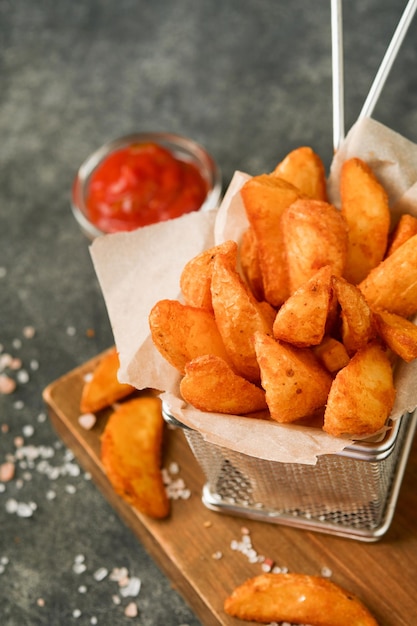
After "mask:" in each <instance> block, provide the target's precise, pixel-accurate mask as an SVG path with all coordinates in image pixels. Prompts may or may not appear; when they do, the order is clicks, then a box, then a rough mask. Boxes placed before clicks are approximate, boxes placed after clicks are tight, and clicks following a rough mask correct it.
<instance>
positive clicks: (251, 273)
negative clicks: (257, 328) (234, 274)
mask: <svg viewBox="0 0 417 626" xmlns="http://www.w3.org/2000/svg"><path fill="white" fill-rule="evenodd" d="M239 257H240V265H241V267H242V271H243V275H244V277H245V279H246V282H247V283H248V285H249V288H250V290H251V291H252V293H253V295H254V296H255V298H256V299H257V300H260V301H261V300H263V299H264V285H263V281H262V271H261V266H260V263H259V254H258V244H257V243H256V236H255V233H254V231H253V229H252V228H251V227H249V228H247V229H246V230H245V231H244V233H243V235H242V240H241V242H240V247H239Z"/></svg>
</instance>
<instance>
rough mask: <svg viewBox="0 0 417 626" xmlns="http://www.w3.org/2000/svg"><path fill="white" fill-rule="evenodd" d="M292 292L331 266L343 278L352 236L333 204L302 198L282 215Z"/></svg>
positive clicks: (334, 272)
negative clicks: (350, 236) (323, 268)
mask: <svg viewBox="0 0 417 626" xmlns="http://www.w3.org/2000/svg"><path fill="white" fill-rule="evenodd" d="M282 231H283V242H284V248H285V251H286V258H287V267H288V280H289V288H290V293H294V291H296V290H297V289H298V288H299V287H300V286H301V285H302V284H303V283H305V282H306V281H307V280H309V279H310V278H312V277H313V276H314V274H315V273H316V272H317V270H319V269H320V268H321V267H324V266H325V265H330V267H331V268H332V272H333V274H335V275H336V276H341V275H342V274H343V271H344V269H345V264H346V258H347V245H348V238H347V237H348V234H347V227H346V223H345V220H344V219H343V217H342V215H341V213H340V211H338V210H337V209H336V208H335V207H334V206H333V205H332V204H328V203H327V202H320V201H318V200H309V199H299V200H296V201H295V202H293V204H291V205H290V206H289V207H288V208H287V209H286V210H285V211H284V212H283V215H282Z"/></svg>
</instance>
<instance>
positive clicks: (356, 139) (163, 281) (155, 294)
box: [91, 119, 417, 464]
mask: <svg viewBox="0 0 417 626" xmlns="http://www.w3.org/2000/svg"><path fill="white" fill-rule="evenodd" d="M352 156H357V157H360V158H361V159H363V160H364V161H366V162H368V163H369V165H370V166H371V167H372V169H373V171H374V172H375V173H376V175H377V177H378V178H379V180H380V181H381V182H382V184H383V185H384V187H385V189H386V190H387V192H388V194H389V198H390V205H391V207H392V211H393V221H394V223H395V222H396V221H397V219H398V215H399V214H400V213H402V212H410V213H413V214H414V215H417V183H416V181H417V145H415V144H414V143H412V142H410V141H409V140H407V139H405V138H404V137H402V136H401V135H399V134H398V133H395V132H394V131H392V130H390V129H388V128H387V127H385V126H383V125H382V124H380V123H378V122H376V121H374V120H371V119H364V120H361V121H360V122H358V123H357V124H356V125H355V126H353V128H352V129H351V131H350V132H349V134H348V135H347V137H346V140H345V141H344V143H343V144H342V146H341V147H340V150H339V151H338V153H337V155H336V156H335V158H334V160H333V162H332V165H331V169H330V176H329V181H328V189H329V196H330V200H331V201H332V202H333V203H334V204H335V205H336V206H339V193H338V178H339V172H340V166H341V164H342V163H343V161H344V160H345V159H347V158H350V157H352ZM248 178H250V176H249V175H248V174H245V173H242V172H236V173H235V175H234V177H233V179H232V181H231V184H230V186H229V188H228V190H227V191H226V194H225V196H224V199H223V201H222V204H221V206H220V207H219V209H218V210H214V211H210V212H200V213H191V214H188V215H186V216H183V217H181V218H178V219H176V220H171V221H169V222H163V223H160V224H156V225H154V226H149V227H145V228H141V229H139V230H137V231H134V232H132V233H117V234H114V235H105V236H103V237H100V238H98V239H96V240H95V241H94V242H93V244H92V246H91V256H92V259H93V263H94V267H95V270H96V273H97V277H98V280H99V283H100V286H101V289H102V292H103V297H104V300H105V303H106V306H107V310H108V314H109V318H110V322H111V324H112V329H113V333H114V339H115V343H116V346H117V349H118V351H119V355H120V371H119V379H120V380H121V381H122V382H126V383H130V384H131V385H133V386H135V387H136V388H137V389H145V388H152V389H156V390H159V391H161V392H162V394H161V398H162V399H163V400H164V401H166V402H167V404H168V406H169V407H170V411H171V412H172V414H173V416H174V417H176V418H177V419H178V420H179V421H180V422H182V423H183V424H186V425H188V426H190V427H191V428H194V429H195V430H198V431H199V432H200V433H201V434H202V435H203V437H204V438H205V439H206V440H207V441H209V442H212V443H215V444H218V445H221V446H224V447H226V448H231V449H233V450H236V451H237V452H242V453H244V454H248V455H250V456H255V457H259V458H262V459H265V460H270V461H281V462H285V463H305V464H315V463H316V461H317V457H318V456H319V455H321V454H334V453H337V452H339V451H341V450H342V449H343V448H345V447H346V446H347V445H350V444H352V440H351V439H344V438H336V437H332V436H330V435H327V434H326V433H324V432H323V431H322V430H320V429H317V428H312V427H306V426H298V425H291V424H290V425H282V424H278V423H275V422H273V421H266V420H258V419H252V418H248V417H239V416H230V415H221V414H214V413H208V414H207V413H202V412H201V411H198V410H196V409H194V408H192V407H190V406H188V405H186V404H185V403H184V401H183V400H182V399H181V397H180V394H179V381H180V375H179V374H178V373H177V371H176V370H175V369H174V368H173V367H171V366H170V365H169V364H168V363H166V361H165V360H164V359H163V358H162V357H161V356H160V354H159V353H158V352H157V351H156V349H155V348H154V346H153V344H152V341H151V339H150V335H149V326H148V315H149V312H150V310H151V308H152V306H153V305H154V304H155V303H156V302H157V301H158V300H161V299H164V298H169V299H180V298H181V296H180V290H179V278H180V275H181V272H182V269H183V267H184V265H185V263H186V262H187V261H188V260H189V259H191V258H192V257H193V256H195V255H196V254H198V253H199V252H201V251H202V250H204V249H206V248H209V247H211V246H213V245H216V244H218V243H221V242H222V241H226V240H228V239H234V240H235V241H239V240H240V236H241V234H242V232H243V230H244V229H245V228H246V227H247V219H246V215H245V212H244V208H243V204H242V201H241V198H240V194H239V189H240V188H241V186H242V185H243V183H244V182H245V181H246V180H248ZM416 381H417V363H416V362H413V363H411V364H405V363H403V362H401V364H400V365H399V366H398V367H397V369H396V374H395V383H396V389H397V397H396V402H395V406H394V409H393V411H392V415H391V417H392V418H393V419H397V418H398V417H400V416H401V415H402V414H403V413H405V412H407V411H412V410H413V409H414V408H415V407H416V406H417V389H416V387H417V385H416Z"/></svg>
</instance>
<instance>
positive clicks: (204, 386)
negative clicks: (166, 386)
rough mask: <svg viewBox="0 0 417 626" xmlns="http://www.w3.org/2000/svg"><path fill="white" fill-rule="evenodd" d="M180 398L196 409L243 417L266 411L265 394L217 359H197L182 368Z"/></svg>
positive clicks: (208, 356) (210, 356) (203, 357)
mask: <svg viewBox="0 0 417 626" xmlns="http://www.w3.org/2000/svg"><path fill="white" fill-rule="evenodd" d="M180 391H181V395H182V397H183V398H184V400H186V401H187V402H189V404H192V405H193V406H194V407H195V408H196V409H200V410H201V411H207V412H213V413H229V414H231V415H244V414H246V413H254V412H256V411H263V410H265V409H266V408H267V404H266V399H265V392H264V390H263V389H260V388H259V387H257V386H256V385H254V384H252V383H250V382H249V381H247V380H246V379H245V378H243V377H242V376H238V375H237V374H235V373H234V372H233V370H232V369H231V368H230V367H229V365H228V364H227V363H226V362H225V361H223V359H220V358H219V357H216V356H212V355H206V356H201V357H198V358H197V359H194V360H193V361H190V363H187V365H186V366H185V376H184V378H183V379H182V380H181V383H180Z"/></svg>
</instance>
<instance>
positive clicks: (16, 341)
mask: <svg viewBox="0 0 417 626" xmlns="http://www.w3.org/2000/svg"><path fill="white" fill-rule="evenodd" d="M12 346H13V348H15V350H19V348H21V347H22V341H21V339H13V341H12Z"/></svg>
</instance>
